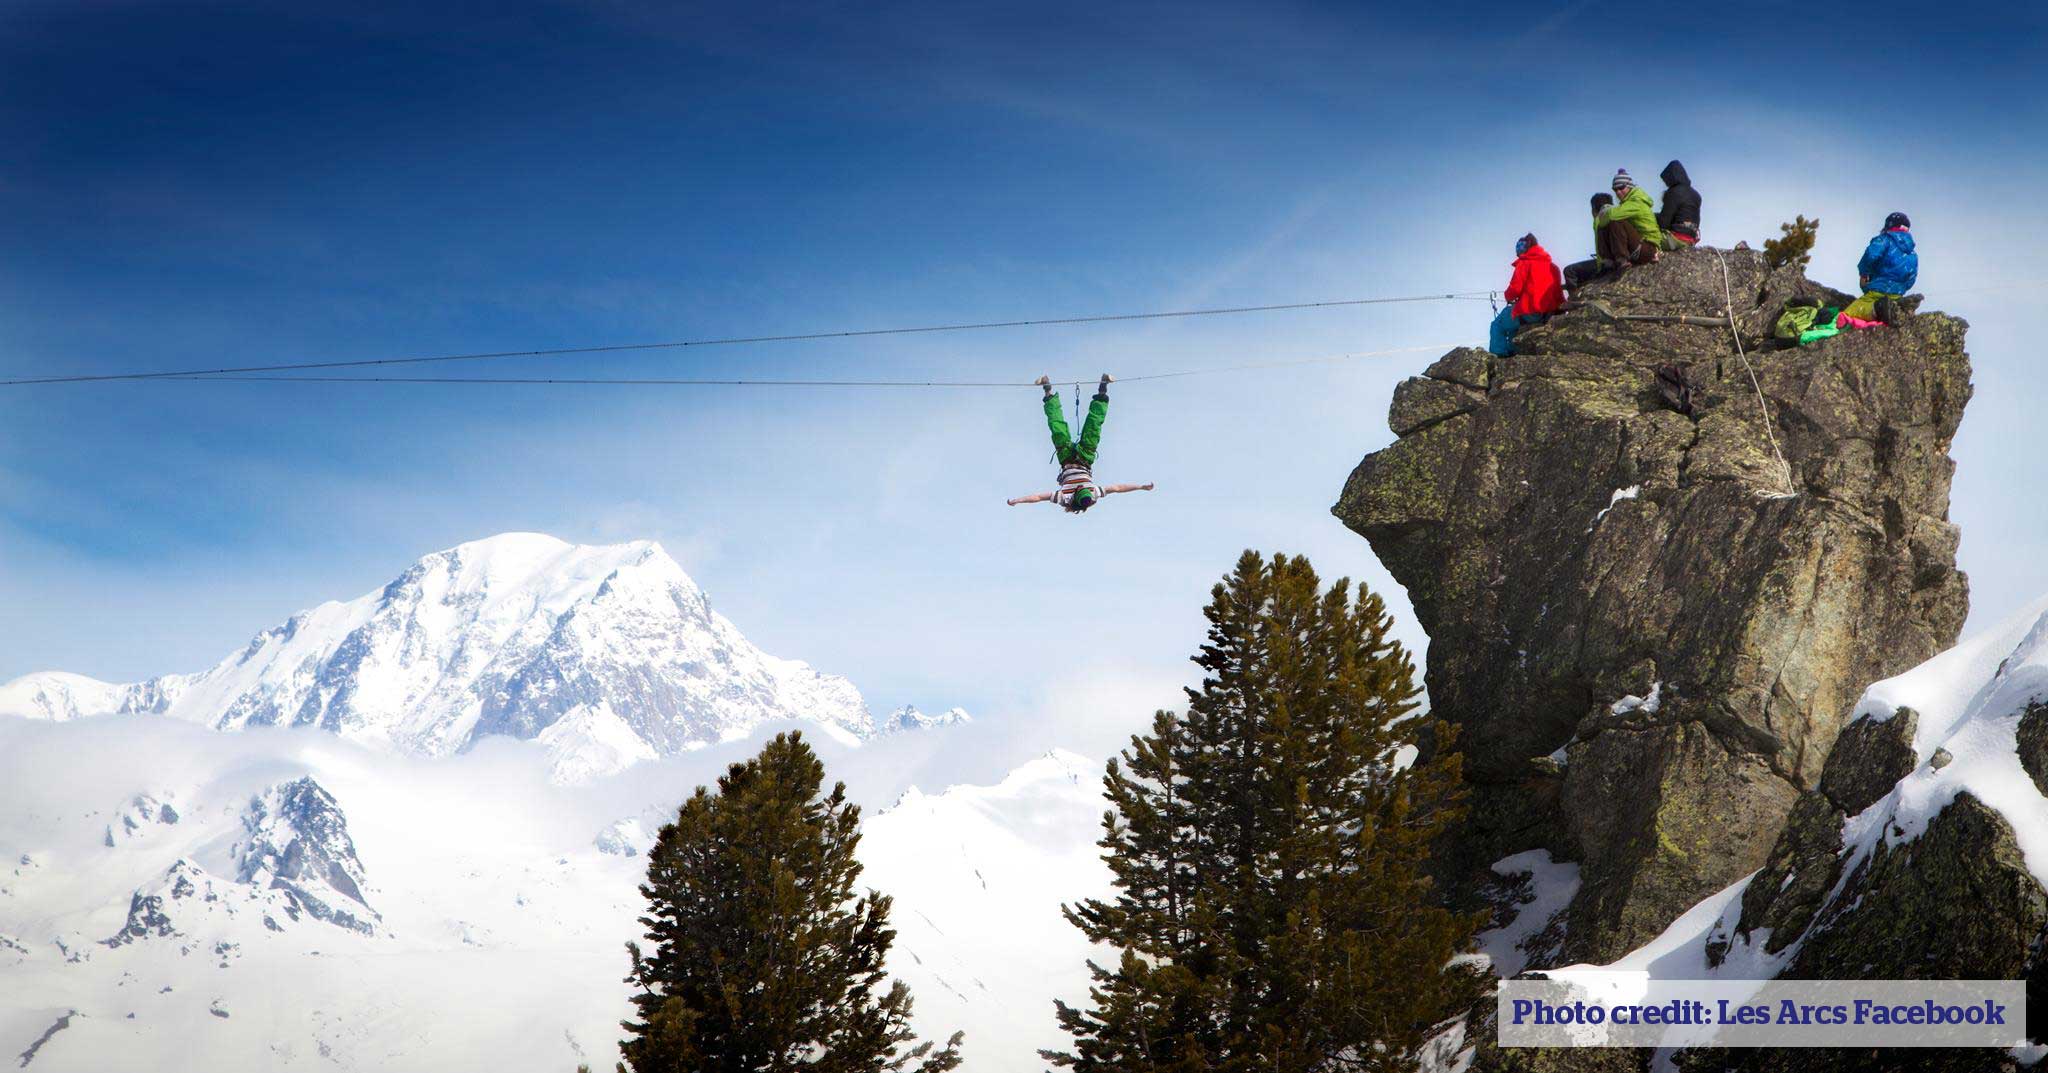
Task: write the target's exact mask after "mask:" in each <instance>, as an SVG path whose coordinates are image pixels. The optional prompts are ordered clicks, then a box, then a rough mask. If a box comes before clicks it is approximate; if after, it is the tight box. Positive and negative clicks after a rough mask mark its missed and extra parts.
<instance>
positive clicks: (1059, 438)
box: [1045, 395, 1109, 466]
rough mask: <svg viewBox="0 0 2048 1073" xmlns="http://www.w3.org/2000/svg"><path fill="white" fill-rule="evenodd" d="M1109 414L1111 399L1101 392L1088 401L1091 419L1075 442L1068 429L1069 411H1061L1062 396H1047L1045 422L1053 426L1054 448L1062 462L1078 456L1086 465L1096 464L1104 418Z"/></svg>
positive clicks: (1063, 463)
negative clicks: (1079, 440)
mask: <svg viewBox="0 0 2048 1073" xmlns="http://www.w3.org/2000/svg"><path fill="white" fill-rule="evenodd" d="M1108 416H1109V400H1108V399H1107V398H1105V397H1103V396H1101V395H1097V396H1095V398H1094V399H1092V400H1090V401H1089V403H1088V420H1086V421H1084V422H1082V423H1081V442H1080V443H1078V444H1077V443H1075V442H1074V440H1073V433H1071V432H1069V431H1068V430H1067V418H1066V415H1065V414H1063V413H1061V412H1060V397H1059V396H1058V395H1047V396H1046V397H1045V423H1046V426H1047V427H1048V428H1050V429H1051V430H1052V450H1053V454H1055V455H1057V456H1058V457H1059V460H1060V464H1061V465H1066V464H1067V463H1069V462H1073V461H1075V460H1076V459H1079V460H1080V461H1081V462H1082V463H1084V464H1086V465H1090V466H1092V465H1094V464H1095V451H1096V449H1097V448H1099V447H1101V446H1102V421H1103V419H1104V418H1106V417H1108Z"/></svg>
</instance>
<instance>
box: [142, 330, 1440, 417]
mask: <svg viewBox="0 0 2048 1073" xmlns="http://www.w3.org/2000/svg"><path fill="white" fill-rule="evenodd" d="M1457 345H1458V344H1456V343H1429V344H1425V345H1423V346H1407V347H1395V348H1393V349H1391V350H1361V351H1354V352H1352V353H1348V354H1327V355H1324V356H1322V357H1316V358H1292V359H1287V360H1283V361H1260V362H1250V363H1247V364H1243V365H1216V366H1210V367H1208V368H1206V369H1180V370H1176V371H1174V372H1165V373H1143V374H1140V375H1137V376H1120V377H1118V378H1117V383H1119V384H1134V383H1137V382H1139V381H1142V380H1172V379H1177V378H1179V377H1184V376H1209V375H1213V374H1216V373H1234V372H1244V371H1247V370H1252V369H1283V368H1288V367H1290V366H1297V365H1321V364H1326V363H1329V362H1338V361H1352V360H1355V359H1358V358H1378V357H1386V356H1388V355H1392V354H1413V353H1418V352H1421V351H1426V350H1434V351H1444V350H1449V349H1451V348H1452V347H1455V346H1457ZM125 379H126V380H128V381H129V382H139V381H141V380H145V379H146V380H149V381H163V380H170V381H179V382H183V383H188V384H217V383H244V384H536V385H547V384H561V385H578V384H583V385H610V386H626V387H828V388H829V387H951V388H1011V387H1037V386H1039V385H1038V381H1036V380H751V379H739V380H727V379H715V378H710V377H661V376H645V377H603V376H241V375H212V374H206V375H200V374H189V373H187V374H178V373H166V374H164V375H161V376H151V377H127V378H125ZM1093 382H1094V381H1093V380H1092V379H1088V378H1083V379H1078V380H1054V381H1052V384H1053V385H1054V386H1056V387H1060V386H1066V385H1069V384H1071V385H1073V386H1074V388H1075V390H1076V392H1078V391H1079V389H1080V388H1081V386H1082V385H1084V384H1088V383H1093ZM1078 405H1079V402H1078V400H1077V401H1076V406H1077V407H1078ZM1076 412H1077V413H1078V410H1077V411H1076Z"/></svg>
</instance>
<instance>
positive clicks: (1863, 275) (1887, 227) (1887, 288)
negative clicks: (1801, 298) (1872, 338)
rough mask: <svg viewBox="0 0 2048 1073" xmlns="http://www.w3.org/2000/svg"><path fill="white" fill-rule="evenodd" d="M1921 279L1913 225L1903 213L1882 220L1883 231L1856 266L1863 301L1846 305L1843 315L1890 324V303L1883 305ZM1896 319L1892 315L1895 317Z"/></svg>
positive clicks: (1867, 248) (1866, 249)
mask: <svg viewBox="0 0 2048 1073" xmlns="http://www.w3.org/2000/svg"><path fill="white" fill-rule="evenodd" d="M1919 278H1920V255H1919V254H1917V253H1915V252H1913V222H1912V221H1911V220H1908V219H1906V214H1905V213H1903V212H1895V213H1892V214H1891V215H1890V216H1887V217H1885V218H1884V230H1882V231H1880V232H1878V233H1877V237H1876V238H1873V239H1871V240H1870V245H1869V246H1868V247H1866V248H1865V249H1864V251H1863V259H1862V260H1860V261H1858V262H1856V281H1857V283H1859V284H1861V285H1862V287H1863V297H1861V298H1858V299H1856V300H1855V301H1854V302H1851V303H1849V307H1848V308H1847V309H1844V310H1842V315H1843V316H1847V317H1854V318H1856V319H1858V320H1881V321H1884V322H1885V323H1887V324H1889V323H1891V320H1892V316H1890V315H1884V316H1881V315H1880V313H1884V314H1891V313H1892V308H1893V307H1892V303H1891V302H1889V301H1886V299H1889V298H1897V297H1898V296H1900V295H1902V294H1904V293H1906V292H1907V291H1910V290H1912V289H1913V284H1914V282H1915V281H1916V280H1918V279H1919ZM1894 315H1895V314H1894Z"/></svg>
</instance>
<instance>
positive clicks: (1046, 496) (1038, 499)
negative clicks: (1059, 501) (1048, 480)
mask: <svg viewBox="0 0 2048 1073" xmlns="http://www.w3.org/2000/svg"><path fill="white" fill-rule="evenodd" d="M1051 499H1052V493H1051V492H1038V493H1035V494H1032V495H1028V496H1023V497H1021V498H1018V499H1010V500H1005V501H1004V502H1007V503H1009V504H1010V505H1011V506H1013V507H1018V506H1023V505H1024V504H1026V503H1045V502H1048V501H1050V500H1051Z"/></svg>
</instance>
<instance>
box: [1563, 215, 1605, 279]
mask: <svg viewBox="0 0 2048 1073" xmlns="http://www.w3.org/2000/svg"><path fill="white" fill-rule="evenodd" d="M1612 204H1614V195H1613V194H1608V193H1599V194H1594V195H1593V247H1594V249H1596V250H1597V249H1599V247H1600V213H1601V211H1602V210H1604V209H1606V208H1607V207H1608V206H1609V205H1612ZM1603 270H1604V266H1603V265H1601V263H1600V255H1599V254H1598V253H1595V254H1594V255H1593V256H1591V257H1589V258H1587V259H1586V260H1583V261H1573V262H1572V263H1571V264H1568V265H1566V266H1564V285H1565V286H1566V287H1569V288H1577V287H1578V286H1579V285H1580V284H1582V283H1585V282H1587V281H1588V280H1591V279H1593V278H1595V277H1597V276H1599V275H1600V273H1601V272H1602V271H1603Z"/></svg>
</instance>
